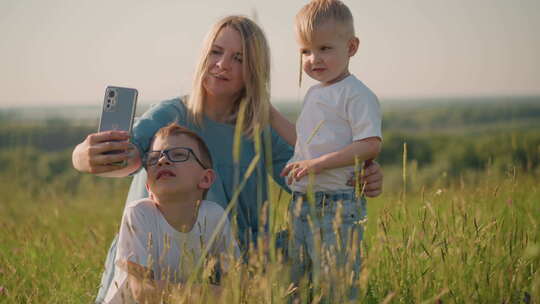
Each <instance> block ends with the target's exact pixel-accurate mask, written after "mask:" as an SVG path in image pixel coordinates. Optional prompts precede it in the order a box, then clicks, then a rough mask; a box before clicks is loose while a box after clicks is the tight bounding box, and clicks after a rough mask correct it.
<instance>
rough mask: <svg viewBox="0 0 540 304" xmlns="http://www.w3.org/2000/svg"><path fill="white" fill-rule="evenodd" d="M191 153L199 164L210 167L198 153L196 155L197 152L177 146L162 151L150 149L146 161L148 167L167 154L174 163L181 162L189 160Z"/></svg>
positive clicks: (204, 167)
mask: <svg viewBox="0 0 540 304" xmlns="http://www.w3.org/2000/svg"><path fill="white" fill-rule="evenodd" d="M190 154H191V155H193V157H194V158H195V160H196V161H197V162H198V163H199V165H201V167H203V169H208V167H207V166H205V165H204V164H203V163H202V162H201V160H200V159H199V158H198V157H197V155H195V152H193V150H192V149H190V148H186V147H176V148H170V149H167V150H161V151H148V153H146V158H145V160H144V163H145V165H146V166H147V167H148V166H154V165H156V164H157V163H158V161H159V159H160V158H161V155H165V157H167V159H168V160H169V161H171V162H173V163H181V162H185V161H186V160H188V159H189V155H190Z"/></svg>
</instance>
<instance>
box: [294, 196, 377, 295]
mask: <svg viewBox="0 0 540 304" xmlns="http://www.w3.org/2000/svg"><path fill="white" fill-rule="evenodd" d="M312 198H313V199H312V200H311V201H310V198H309V196H307V195H305V194H303V193H300V192H294V193H293V196H292V202H291V204H290V205H289V214H290V220H291V223H292V230H293V232H292V236H291V238H290V244H289V257H290V259H291V260H290V261H291V267H292V268H291V274H292V280H293V282H295V283H298V282H300V279H301V278H302V277H304V276H306V275H307V277H308V280H309V281H312V280H314V279H316V278H329V277H332V276H333V277H334V278H335V276H336V274H341V278H340V279H342V280H343V279H344V280H346V282H351V283H353V282H356V281H357V280H358V278H359V274H360V263H361V258H360V245H361V241H362V237H363V220H364V218H365V217H366V200H365V198H364V197H360V198H357V197H356V195H355V191H354V189H350V190H349V189H347V190H338V191H329V192H315V193H314V195H313V196H312ZM336 270H337V271H338V272H335V271H336ZM330 274H332V275H330ZM343 275H344V276H343ZM332 281H334V280H333V279H330V284H333V283H332ZM342 282H343V281H342ZM336 283H337V282H336ZM347 285H349V284H347ZM349 286H351V288H350V290H349V291H348V294H349V297H351V296H352V297H353V298H355V297H356V293H357V288H355V287H354V286H356V284H355V283H353V284H351V285H349Z"/></svg>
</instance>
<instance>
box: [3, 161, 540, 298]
mask: <svg viewBox="0 0 540 304" xmlns="http://www.w3.org/2000/svg"><path fill="white" fill-rule="evenodd" d="M25 157H26V156H25V155H24V153H22V155H20V157H19V160H20V161H21V162H26V161H28V159H27V158H25ZM28 167H29V166H27V165H22V164H21V165H20V168H21V171H18V172H17V171H12V172H11V173H12V174H6V172H3V173H2V176H1V180H0V185H1V186H0V187H1V189H2V191H1V193H2V196H3V197H2V203H1V205H0V214H2V217H1V218H0V228H1V231H2V233H1V234H0V278H1V279H0V286H1V287H0V288H1V291H0V302H1V303H89V302H91V301H92V299H93V297H94V296H95V293H96V290H97V286H98V283H99V278H100V274H101V271H102V265H103V261H104V259H105V254H106V251H107V248H108V246H109V244H110V241H111V239H112V238H113V236H114V234H115V233H116V231H117V228H118V223H119V221H120V217H121V211H122V207H123V200H124V198H125V196H126V192H127V186H128V181H127V180H109V179H99V178H93V177H91V176H82V178H80V175H79V174H78V173H76V172H70V173H68V174H66V176H63V178H64V179H63V180H62V179H58V180H54V181H53V180H51V181H50V182H48V183H45V181H40V180H36V179H33V178H32V174H35V172H28V171H26V170H24V169H25V168H28ZM390 171H391V170H390ZM388 174H392V173H391V172H390V173H388ZM536 176H537V173H536V174H531V173H529V174H523V173H522V172H520V171H508V172H506V173H503V174H501V173H492V172H490V171H489V170H486V171H483V172H478V173H476V174H475V176H474V177H472V176H469V178H468V179H467V181H466V180H453V181H448V180H444V179H445V178H444V177H441V180H440V181H435V182H434V183H433V186H430V187H420V188H419V190H414V191H410V192H407V189H404V188H403V187H402V188H401V189H399V190H398V189H386V191H385V193H384V195H382V196H381V197H379V198H376V199H371V200H370V201H369V207H368V208H369V209H368V210H369V211H368V214H369V215H368V218H369V220H368V224H367V226H366V236H365V241H364V248H363V254H364V262H363V265H364V269H363V275H362V278H361V280H360V282H359V284H360V286H361V291H362V292H361V294H362V298H361V300H363V302H365V303H380V302H385V301H386V302H387V303H420V302H424V301H427V302H428V303H430V302H431V303H433V302H436V300H437V299H440V300H441V301H442V302H443V303H447V302H449V303H521V301H523V300H524V299H529V298H532V299H534V300H535V302H536V301H537V299H540V273H539V267H540V229H539V225H540V204H539V202H540V190H539V187H538V178H537V177H536ZM76 177H79V178H78V179H74V178H76ZM408 177H409V178H412V179H414V176H408ZM70 178H73V180H76V181H77V182H73V180H71V179H70ZM472 180H474V181H475V182H474V183H471V182H470V181H472ZM70 183H71V184H70ZM285 201H286V200H283V202H285ZM283 202H282V203H283ZM254 259H255V260H257V261H259V262H261V261H263V260H265V257H264V256H263V255H260V256H258V257H257V256H256V257H254ZM253 265H255V266H252V267H254V269H252V270H251V272H252V273H253V279H252V280H250V281H247V282H246V283H243V284H238V278H237V280H236V281H235V279H234V277H235V276H234V275H233V276H231V280H230V282H225V285H227V284H231V287H232V288H231V290H235V292H233V293H232V294H229V295H228V299H229V300H230V302H237V300H240V299H244V300H245V301H246V302H248V303H260V302H268V303H270V302H273V303H279V302H283V301H286V299H287V296H286V294H287V288H288V282H287V281H286V280H285V279H284V278H285V276H283V271H286V266H283V265H278V263H272V262H268V265H267V266H266V269H265V270H264V272H263V266H262V265H261V264H260V263H254V264H253ZM268 269H274V270H275V271H269V270H268ZM235 284H238V285H239V286H236V285H235ZM238 287H240V288H238ZM269 290H271V291H273V292H272V293H269V292H268V291H269ZM344 300H345V299H339V302H341V301H344ZM336 301H338V300H336ZM439 303H440V302H439ZM530 303H532V302H530Z"/></svg>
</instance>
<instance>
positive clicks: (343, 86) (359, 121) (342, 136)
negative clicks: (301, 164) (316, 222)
mask: <svg viewBox="0 0 540 304" xmlns="http://www.w3.org/2000/svg"><path fill="white" fill-rule="evenodd" d="M296 134H297V139H296V145H295V148H294V156H293V157H292V158H291V160H290V161H289V162H296V161H302V160H308V159H313V158H317V157H319V156H322V155H324V154H328V153H331V152H335V151H339V150H341V149H343V148H345V147H346V146H348V145H350V144H351V143H352V142H353V141H357V140H362V139H365V138H368V137H379V138H381V139H382V133H381V110H380V105H379V101H378V99H377V96H375V94H373V92H372V91H371V90H370V89H369V88H368V87H366V86H365V85H364V84H363V83H362V82H361V81H360V80H359V79H358V78H356V77H355V76H354V75H349V76H348V77H346V78H345V79H343V80H341V81H339V82H337V83H334V84H332V85H329V86H323V85H322V84H317V85H314V86H312V87H311V88H310V89H309V90H308V92H307V93H306V96H305V98H304V104H303V106H302V111H301V113H300V116H299V117H298V120H297V121H296ZM352 172H354V166H348V167H341V168H335V169H330V170H325V171H323V172H322V173H320V174H317V175H316V176H315V180H314V183H313V191H334V190H343V189H352V188H353V187H351V186H347V181H348V180H349V179H350V177H351V173H352ZM308 182H309V178H308V176H306V177H303V178H302V179H300V180H299V181H295V182H293V184H292V185H291V186H290V188H291V189H292V190H293V191H298V192H302V193H306V192H307V188H308Z"/></svg>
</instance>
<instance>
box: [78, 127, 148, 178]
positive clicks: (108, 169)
mask: <svg viewBox="0 0 540 304" xmlns="http://www.w3.org/2000/svg"><path fill="white" fill-rule="evenodd" d="M128 139H129V135H128V133H127V132H124V131H105V132H100V133H93V134H90V135H88V136H87V137H86V139H85V140H84V141H83V142H82V143H80V144H78V145H77V146H76V147H75V149H73V153H72V163H73V167H74V168H75V169H76V170H78V171H80V172H87V173H92V174H96V175H99V176H105V177H124V176H127V175H129V174H130V173H132V172H134V171H136V170H137V169H139V167H140V166H141V157H140V154H139V151H138V149H136V148H134V147H133V146H132V145H131V144H130V143H129V141H128ZM110 151H121V152H120V153H115V154H104V153H106V152H110ZM122 161H127V164H126V165H125V166H121V165H115V164H113V163H115V162H122Z"/></svg>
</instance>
